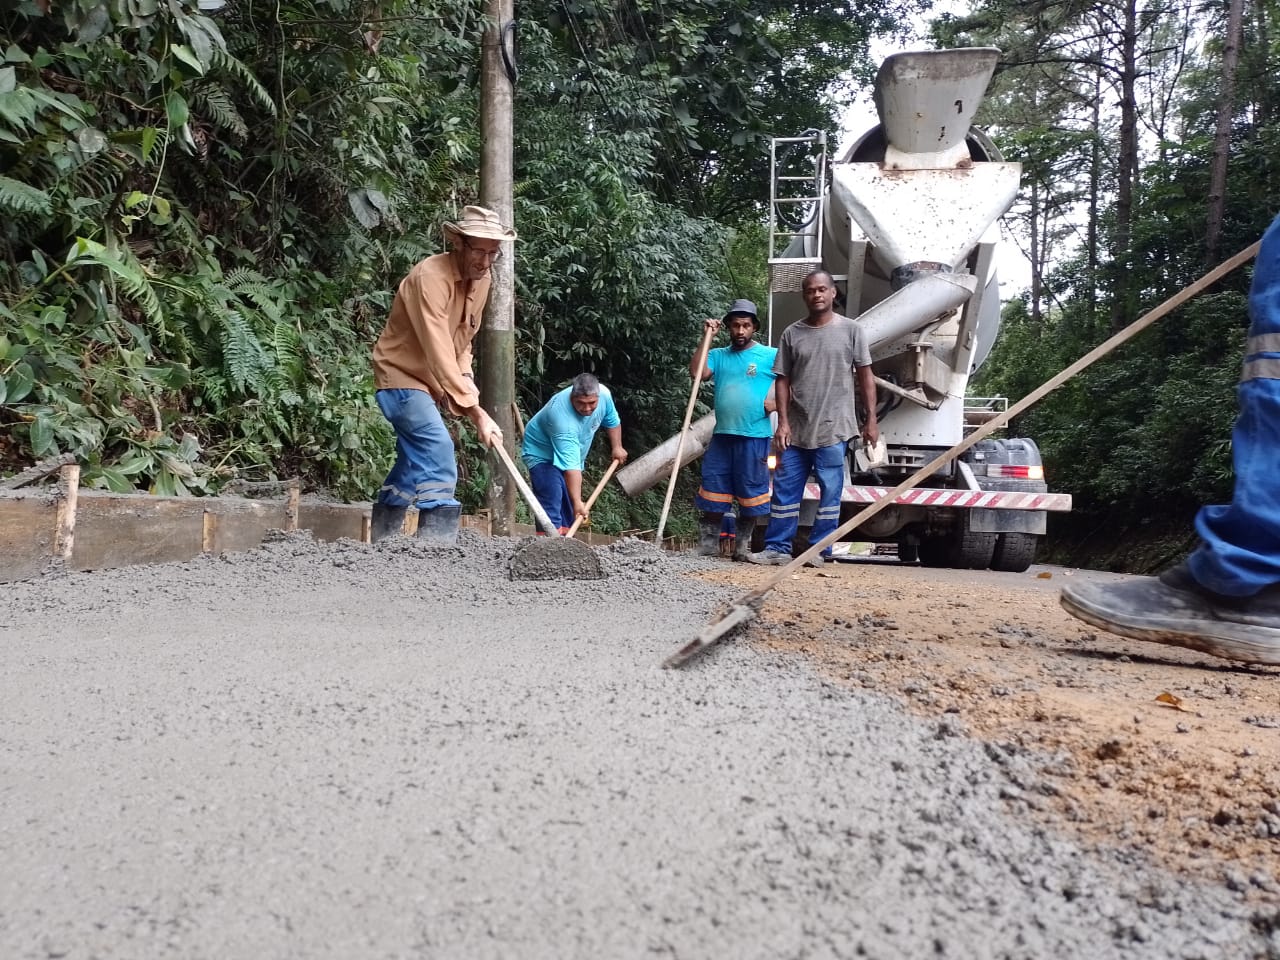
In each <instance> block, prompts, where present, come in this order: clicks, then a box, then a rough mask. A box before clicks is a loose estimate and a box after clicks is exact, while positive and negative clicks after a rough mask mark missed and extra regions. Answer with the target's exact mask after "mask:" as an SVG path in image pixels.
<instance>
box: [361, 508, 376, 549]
mask: <svg viewBox="0 0 1280 960" xmlns="http://www.w3.org/2000/svg"><path fill="white" fill-rule="evenodd" d="M360 542H361V543H373V517H371V516H370V515H369V514H367V513H366V514H363V515H361V517H360Z"/></svg>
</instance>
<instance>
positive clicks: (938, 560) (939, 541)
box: [916, 537, 951, 567]
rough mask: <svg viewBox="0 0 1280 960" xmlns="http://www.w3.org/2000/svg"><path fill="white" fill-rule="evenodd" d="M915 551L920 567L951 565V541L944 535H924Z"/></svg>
mask: <svg viewBox="0 0 1280 960" xmlns="http://www.w3.org/2000/svg"><path fill="white" fill-rule="evenodd" d="M916 553H917V554H918V556H919V557H920V565H921V566H922V567H949V566H951V541H950V540H948V539H947V538H946V537H925V538H924V539H923V540H921V541H920V546H919V548H917V550H916Z"/></svg>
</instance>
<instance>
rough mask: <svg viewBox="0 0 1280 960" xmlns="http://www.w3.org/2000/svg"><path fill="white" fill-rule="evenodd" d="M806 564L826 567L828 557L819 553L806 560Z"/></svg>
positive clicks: (807, 565)
mask: <svg viewBox="0 0 1280 960" xmlns="http://www.w3.org/2000/svg"><path fill="white" fill-rule="evenodd" d="M804 565H805V566H806V567H825V566H826V565H827V558H826V557H824V556H823V555H822V554H818V555H817V556H816V557H810V558H809V559H808V560H806V561H805V562H804Z"/></svg>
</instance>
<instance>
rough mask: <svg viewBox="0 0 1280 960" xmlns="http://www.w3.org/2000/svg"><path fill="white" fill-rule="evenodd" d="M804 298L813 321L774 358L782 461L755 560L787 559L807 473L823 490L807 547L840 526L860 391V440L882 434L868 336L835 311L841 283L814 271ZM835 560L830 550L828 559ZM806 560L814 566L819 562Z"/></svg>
mask: <svg viewBox="0 0 1280 960" xmlns="http://www.w3.org/2000/svg"><path fill="white" fill-rule="evenodd" d="M800 294H801V296H802V297H803V298H804V302H805V306H807V307H808V308H809V316H808V317H807V318H806V319H805V320H803V321H801V322H800V323H793V324H792V325H791V326H789V327H787V329H786V330H785V331H783V334H782V340H781V342H780V343H779V344H778V356H777V358H776V359H775V360H774V361H773V372H774V374H775V375H776V377H777V379H776V380H775V381H774V384H775V389H776V391H777V406H778V429H777V430H776V431H775V432H774V436H773V442H774V446H775V447H777V449H778V450H779V452H780V454H781V456H780V459H779V462H778V469H777V472H776V473H775V474H774V477H773V497H772V499H771V500H770V508H769V526H768V528H767V529H766V530H765V533H764V550H762V551H761V552H760V553H753V554H751V557H750V560H751V562H752V563H763V564H770V565H781V564H785V563H788V562H790V560H791V542H792V541H793V540H794V539H795V535H796V528H797V526H798V524H799V522H800V501H801V500H802V499H803V498H804V485H805V482H806V481H807V480H808V479H809V474H810V472H812V473H814V474H816V475H817V477H818V489H819V491H820V497H819V500H818V515H817V517H816V518H815V519H814V522H813V529H812V531H810V534H809V540H810V542H814V543H816V542H817V541H818V540H821V539H822V538H823V537H825V536H826V535H827V534H829V533H830V532H831V531H832V530H834V529H835V528H836V527H837V526H838V525H839V522H840V494H841V493H842V492H843V490H844V458H845V451H846V449H847V447H848V444H849V439H850V438H851V437H854V436H857V435H858V433H859V430H858V418H857V414H856V413H855V412H854V393H855V390H856V391H857V392H858V393H860V394H861V396H862V403H863V407H864V408H865V409H866V411H867V421H866V423H865V424H863V427H862V430H861V433H862V438H863V439H864V440H865V441H866V442H867V443H868V444H873V443H875V442H876V440H877V439H878V438H879V436H880V430H879V427H878V426H877V424H876V385H875V378H874V377H873V376H872V374H871V350H870V348H869V347H868V346H867V338H866V334H865V333H864V332H863V330H862V328H861V327H860V326H858V324H857V323H855V322H854V321H853V320H850V319H849V318H848V317H842V316H840V315H839V314H837V313H834V312H833V311H832V309H831V305H832V303H833V302H834V301H835V295H836V285H835V281H834V280H833V279H832V278H831V274H829V273H827V272H826V271H824V270H815V271H814V272H813V273H811V274H809V275H808V276H807V277H805V278H804V282H803V284H801V287H800ZM830 555H831V549H830V548H829V547H828V548H827V549H826V550H824V551H823V558H825V557H828V556H830ZM809 562H810V563H811V564H813V565H815V566H816V565H819V564H820V563H821V562H822V558H818V559H817V560H811V561H809Z"/></svg>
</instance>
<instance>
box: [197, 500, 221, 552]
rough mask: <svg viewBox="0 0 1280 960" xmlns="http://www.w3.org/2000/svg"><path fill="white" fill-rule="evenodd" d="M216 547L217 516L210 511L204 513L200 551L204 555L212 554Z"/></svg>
mask: <svg viewBox="0 0 1280 960" xmlns="http://www.w3.org/2000/svg"><path fill="white" fill-rule="evenodd" d="M217 545H218V515H217V514H216V513H214V512H213V511H212V510H206V511H205V512H204V524H203V529H202V531H201V534H200V549H201V550H203V551H204V552H205V553H213V551H214V548H215V547H216V546H217Z"/></svg>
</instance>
